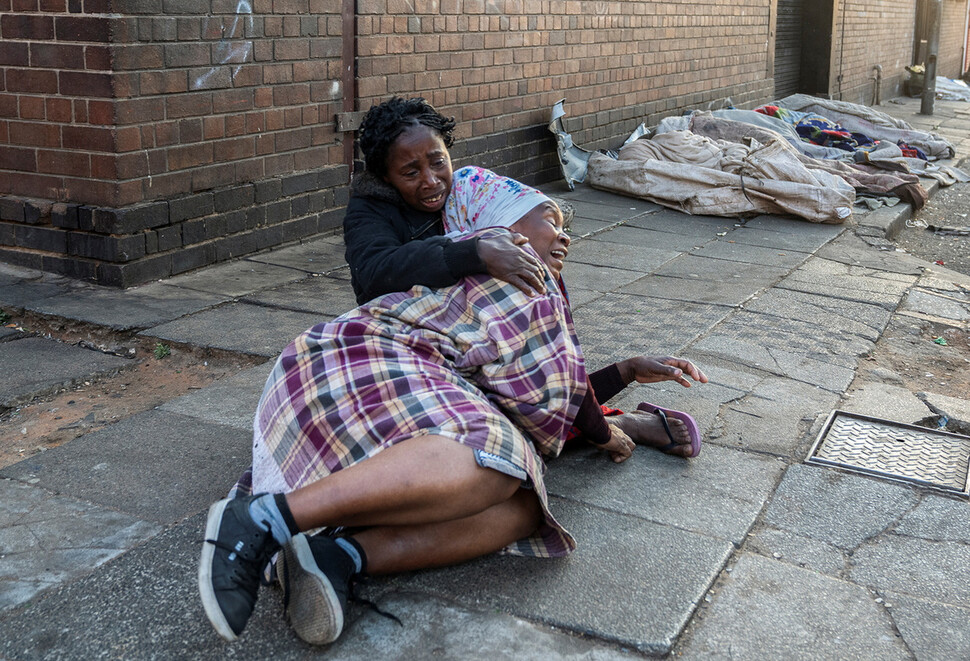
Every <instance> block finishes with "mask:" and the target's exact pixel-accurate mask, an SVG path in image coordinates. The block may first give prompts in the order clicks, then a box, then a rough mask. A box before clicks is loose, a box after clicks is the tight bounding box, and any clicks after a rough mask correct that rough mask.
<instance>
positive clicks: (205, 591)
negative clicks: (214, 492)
mask: <svg viewBox="0 0 970 661" xmlns="http://www.w3.org/2000/svg"><path fill="white" fill-rule="evenodd" d="M228 504H229V499H226V500H220V501H219V502H217V503H212V506H211V507H209V515H208V518H206V522H205V539H219V524H220V523H221V522H222V513H223V512H224V511H225V510H226V506H227V505H228ZM215 551H216V547H215V545H214V544H210V543H208V542H202V559H201V560H200V561H199V596H201V597H202V607H203V608H204V609H205V614H206V617H208V618H209V622H211V623H212V626H213V627H214V628H215V630H216V632H217V633H218V634H219V635H220V636H222V637H223V638H225V639H226V640H228V641H233V640H236V638H238V636H237V635H236V634H235V633H234V632H233V630H232V627H230V626H229V622H227V621H226V616H225V615H223V614H222V609H221V608H219V602H218V600H217V599H216V593H215V590H214V589H213V587H212V558H213V556H214V555H215Z"/></svg>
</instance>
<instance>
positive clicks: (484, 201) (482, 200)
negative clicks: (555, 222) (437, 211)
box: [444, 166, 552, 237]
mask: <svg viewBox="0 0 970 661" xmlns="http://www.w3.org/2000/svg"><path fill="white" fill-rule="evenodd" d="M551 201H552V200H550V199H549V198H548V197H546V196H545V195H543V194H542V193H540V192H539V191H538V190H536V189H535V188H532V187H531V186H526V185H525V184H522V183H519V182H518V181H516V180H515V179H509V178H508V177H503V176H501V175H498V174H495V173H494V172H492V171H491V170H486V169H485V168H479V167H473V166H469V167H464V168H461V169H460V170H457V171H455V173H454V174H453V175H452V179H451V194H450V195H448V201H447V202H446V203H445V208H444V216H445V218H444V227H445V236H448V237H456V236H459V235H461V234H467V233H468V232H474V231H477V230H481V229H485V228H486V227H511V226H512V225H514V224H515V223H516V222H517V221H518V220H519V219H520V218H522V216H524V215H525V214H527V213H529V212H530V211H531V210H532V209H534V208H535V207H537V206H539V205H540V204H542V203H543V202H551Z"/></svg>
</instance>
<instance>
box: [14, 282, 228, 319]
mask: <svg viewBox="0 0 970 661" xmlns="http://www.w3.org/2000/svg"><path fill="white" fill-rule="evenodd" d="M226 300H228V297H227V296H224V295H221V294H210V293H207V292H200V291H193V290H191V289H184V288H182V287H172V286H170V285H166V284H162V283H158V282H153V283H151V284H147V285H143V286H141V287H134V288H132V289H115V288H112V287H98V286H95V285H90V286H89V287H85V288H83V289H75V290H72V291H71V292H69V293H65V294H60V295H58V296H51V297H48V298H42V299H40V300H39V301H37V302H36V303H34V304H32V305H31V306H30V309H31V310H33V311H34V312H40V313H42V314H50V315H54V316H58V317H65V318H68V319H77V320H80V321H85V322H88V323H91V324H97V325H99V326H107V327H108V328H111V329H113V330H119V331H127V330H132V329H141V328H148V327H150V326H157V325H159V324H163V323H165V322H167V321H172V320H173V319H177V318H179V317H181V316H183V315H187V314H192V313H193V312H198V311H199V310H203V309H205V308H208V307H212V306H214V305H218V304H219V303H223V302H225V301H226Z"/></svg>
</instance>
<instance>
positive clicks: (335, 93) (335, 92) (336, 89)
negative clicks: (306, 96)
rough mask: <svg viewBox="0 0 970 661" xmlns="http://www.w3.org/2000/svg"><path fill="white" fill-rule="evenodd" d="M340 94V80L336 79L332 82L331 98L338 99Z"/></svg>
mask: <svg viewBox="0 0 970 661" xmlns="http://www.w3.org/2000/svg"><path fill="white" fill-rule="evenodd" d="M339 96H340V81H339V80H335V81H333V82H332V83H330V98H331V99H336V98H338V97H339Z"/></svg>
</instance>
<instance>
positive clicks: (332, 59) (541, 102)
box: [0, 0, 967, 285]
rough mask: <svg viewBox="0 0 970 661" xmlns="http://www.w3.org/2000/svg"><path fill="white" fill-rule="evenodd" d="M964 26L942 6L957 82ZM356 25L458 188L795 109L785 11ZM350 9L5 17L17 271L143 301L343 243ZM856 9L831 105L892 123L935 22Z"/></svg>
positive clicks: (360, 1) (2, 201)
mask: <svg viewBox="0 0 970 661" xmlns="http://www.w3.org/2000/svg"><path fill="white" fill-rule="evenodd" d="M966 3H967V0H944V36H943V40H942V45H941V57H940V71H941V73H944V74H946V75H956V70H955V69H956V68H958V67H959V64H958V62H959V59H960V56H961V54H962V36H961V34H960V32H961V31H962V29H963V25H964V17H965V14H964V12H965V8H966ZM356 4H357V12H358V19H357V30H358V35H359V39H358V43H357V48H358V88H359V90H358V95H357V101H356V107H357V109H359V110H366V109H367V108H368V107H370V105H371V104H372V103H375V102H378V101H381V100H383V99H386V98H387V97H389V96H391V95H395V94H396V95H402V96H416V95H421V96H424V97H426V98H428V99H429V100H430V101H431V102H432V103H434V104H435V105H436V106H438V107H439V109H441V110H442V111H444V112H445V113H448V114H451V115H454V116H455V117H456V119H457V120H458V136H459V141H458V143H457V144H456V146H455V149H454V154H453V155H454V157H455V160H456V163H457V164H458V165H463V164H467V163H476V164H480V165H484V166H486V167H492V168H494V169H497V170H499V171H501V172H502V173H504V174H509V175H511V176H515V177H518V178H521V179H524V180H525V181H527V182H530V183H543V182H546V181H550V180H552V179H555V178H558V176H559V170H558V164H557V159H556V156H555V146H554V142H553V138H552V136H551V134H550V133H549V132H548V130H547V129H546V124H547V122H548V118H549V109H550V108H551V107H552V105H553V104H554V103H555V102H556V101H558V100H559V99H561V98H565V99H566V112H567V118H566V125H567V128H568V129H569V130H570V131H571V132H572V134H573V138H574V140H575V141H576V142H577V144H580V145H582V146H584V147H591V148H600V147H615V146H617V145H618V144H619V143H620V142H621V141H622V139H623V138H625V137H626V135H628V134H629V132H630V131H632V130H633V129H634V128H635V127H636V126H637V125H638V124H640V123H641V122H646V123H648V124H652V123H655V122H656V121H658V120H659V119H660V118H661V117H663V116H666V115H669V114H672V113H679V112H681V111H683V110H684V109H687V108H697V107H700V108H705V107H708V106H709V105H721V104H722V103H724V102H725V100H726V99H730V100H731V101H732V102H733V103H734V105H736V106H740V107H751V106H753V105H755V104H758V103H761V102H764V101H767V100H769V99H770V98H771V96H772V93H773V79H772V78H771V77H770V75H769V74H770V71H771V70H772V66H773V63H772V61H771V58H772V57H773V55H772V53H771V50H772V49H771V46H770V44H771V41H772V35H771V34H770V28H771V25H770V21H771V14H772V11H773V8H774V6H775V0H734V1H733V2H731V3H725V2H718V1H715V0H701V1H697V0H666V1H661V2H634V1H631V0H602V1H600V0H597V1H581V0H357V2H356ZM342 5H343V1H342V0H199V1H197V0H43V2H38V0H0V259H3V260H7V261H13V262H16V263H21V264H24V265H28V266H32V267H35V268H43V269H45V270H51V271H57V272H61V273H68V274H70V275H76V276H78V277H85V278H91V279H95V280H98V281H100V282H104V283H110V284H121V285H128V284H133V283H136V282H140V281H144V280H147V279H151V278H155V277H162V276H164V275H167V274H169V273H178V272H181V271H184V270H186V269H188V268H194V267H196V266H201V265H203V264H206V263H211V262H212V261H217V260H219V259H227V258H229V257H232V256H238V255H240V254H245V253H246V252H248V251H252V250H257V249H260V248H264V247H268V246H270V245H275V244H276V243H279V242H283V241H287V240H292V239H296V238H299V237H301V236H305V235H307V234H310V233H313V232H316V231H322V230H327V229H334V228H336V227H337V226H338V223H339V217H340V207H341V205H342V204H343V202H344V200H345V199H346V194H347V191H346V187H345V182H346V178H347V174H348V170H347V167H346V166H344V165H343V162H344V139H345V136H344V135H342V134H338V133H335V130H334V115H335V114H336V113H337V112H339V111H341V110H342V99H343V94H344V90H343V89H342V86H341V74H342V66H341V46H342V34H341V26H342V22H341V9H342ZM836 5H837V7H838V8H839V11H840V12H841V13H840V21H839V23H838V26H837V27H836V30H835V34H834V35H833V40H834V42H835V45H834V46H833V52H832V58H833V63H834V65H833V68H834V74H833V75H834V76H841V78H838V79H835V81H834V82H833V85H832V89H831V92H832V94H833V95H834V96H841V97H842V98H845V99H847V100H851V101H857V102H862V103H871V101H872V94H873V81H872V80H871V78H870V77H871V76H872V67H873V66H874V65H875V64H881V65H882V67H883V77H884V82H883V89H882V96H883V98H889V97H890V96H892V95H893V94H894V93H897V92H898V88H899V83H900V82H901V80H902V78H903V67H904V66H905V65H906V64H909V63H910V60H911V48H912V40H913V29H914V25H913V24H914V18H915V0H881V1H880V2H864V1H863V0H845V2H838V1H836ZM954 63H956V64H954ZM308 185H312V186H316V187H317V188H315V189H311V188H304V187H305V186H308ZM277 189H278V192H277V193H273V191H277ZM193 205H195V206H193ZM274 242H275V243H274Z"/></svg>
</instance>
